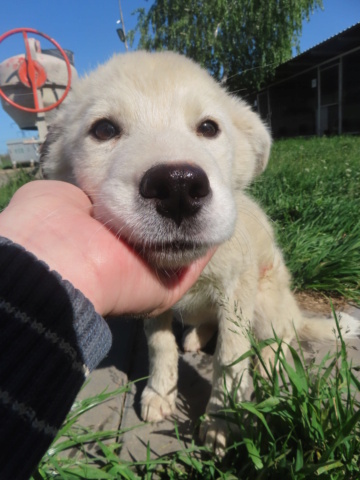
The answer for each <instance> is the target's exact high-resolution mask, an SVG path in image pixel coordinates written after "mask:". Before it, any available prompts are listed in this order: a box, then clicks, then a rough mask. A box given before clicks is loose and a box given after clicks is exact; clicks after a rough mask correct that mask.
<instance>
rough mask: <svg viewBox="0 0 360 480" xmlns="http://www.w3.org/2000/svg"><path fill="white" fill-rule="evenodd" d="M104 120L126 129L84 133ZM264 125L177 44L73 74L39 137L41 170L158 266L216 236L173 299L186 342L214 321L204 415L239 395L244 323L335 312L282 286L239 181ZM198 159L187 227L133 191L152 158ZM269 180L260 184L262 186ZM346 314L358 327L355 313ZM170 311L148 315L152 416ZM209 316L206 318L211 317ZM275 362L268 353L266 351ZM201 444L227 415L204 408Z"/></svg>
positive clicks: (147, 408)
mask: <svg viewBox="0 0 360 480" xmlns="http://www.w3.org/2000/svg"><path fill="white" fill-rule="evenodd" d="M101 118H108V119H112V120H114V121H115V122H117V123H118V124H119V125H120V126H121V129H122V135H121V136H120V137H119V138H114V139H112V140H110V141H107V142H98V141H96V140H94V139H93V138H92V137H91V135H89V133H88V132H89V130H90V128H91V125H92V124H93V123H94V121H95V120H97V119H101ZM204 119H212V120H214V121H216V122H217V123H218V124H219V126H220V130H221V133H220V135H218V136H217V137H216V138H211V139H208V138H203V137H201V136H199V135H197V134H196V127H197V125H198V124H199V123H200V122H201V121H203V120H204ZM270 143H271V141H270V135H269V133H268V131H267V129H266V128H265V127H264V125H263V124H262V122H261V121H260V119H259V118H258V116H257V115H256V114H255V113H253V112H252V111H251V109H250V108H249V107H248V106H247V105H246V104H245V103H244V102H243V101H241V100H239V99H238V98H234V97H232V96H230V95H229V94H228V93H226V91H225V90H224V89H222V88H221V87H220V86H219V85H218V84H217V83H216V82H215V81H214V80H213V79H212V78H211V77H210V76H209V75H208V74H207V73H206V72H205V71H204V70H202V69H201V68H200V67H199V66H198V65H196V64H195V63H193V62H192V61H190V60H188V59H186V58H184V57H182V56H180V55H177V54H174V53H169V52H167V53H152V54H149V53H144V52H136V53H132V54H127V55H123V56H115V57H114V58H113V59H111V60H110V61H109V62H108V63H107V64H106V65H104V66H101V67H100V68H99V69H98V70H97V71H95V72H94V73H93V74H91V75H90V76H89V77H87V78H85V79H83V80H81V81H79V82H78V83H77V84H76V85H75V86H74V88H73V92H72V94H71V95H70V97H69V99H68V101H67V102H66V104H65V105H64V107H62V108H61V111H60V113H59V115H58V117H57V119H56V120H55V122H54V125H53V128H52V130H51V132H50V134H49V138H48V140H47V142H46V144H45V148H44V154H43V160H44V171H45V174H46V175H47V176H48V177H50V178H57V179H62V180H65V181H69V182H73V183H75V184H77V185H79V186H80V187H81V188H82V189H83V190H84V191H85V192H86V193H87V194H88V195H89V196H90V197H91V199H92V201H93V203H94V212H95V215H96V217H97V218H99V219H100V220H101V221H103V222H104V223H106V224H108V225H110V226H111V227H112V228H113V229H114V231H115V232H117V233H118V234H120V235H121V236H123V237H124V238H125V239H127V241H128V242H129V243H131V244H134V245H136V246H137V248H139V249H140V252H143V253H144V254H145V255H146V256H147V258H148V259H149V261H151V262H152V263H154V264H155V265H156V266H157V267H159V266H160V267H168V266H171V267H174V266H181V265H184V264H186V263H189V262H190V261H192V260H194V259H195V258H197V257H198V256H200V255H202V254H203V253H204V251H205V250H206V249H207V248H208V247H209V246H211V245H219V248H218V250H217V252H216V253H215V255H214V257H213V259H212V260H211V261H210V263H209V264H208V266H207V267H206V268H205V270H204V272H203V274H202V275H201V277H200V279H199V280H198V282H197V283H196V284H195V286H194V287H193V288H192V289H191V290H190V291H189V292H188V293H187V294H186V295H185V296H184V297H183V298H182V300H181V301H180V302H179V303H178V305H176V309H178V310H179V311H180V312H181V318H182V319H183V320H184V322H185V323H188V324H190V325H194V326H197V329H196V330H193V331H192V332H191V333H189V334H188V335H187V336H186V337H185V340H184V345H185V349H187V350H197V349H199V348H201V347H203V346H204V344H206V342H207V341H208V340H209V338H210V337H211V333H212V331H213V330H214V328H215V327H214V325H215V326H216V325H217V327H218V340H217V346H216V351H215V355H214V377H213V388H212V393H211V398H210V400H209V403H208V407H207V413H208V414H213V413H216V412H217V411H218V410H219V409H221V408H223V405H224V394H223V392H224V378H225V381H226V384H227V389H228V390H229V391H230V392H232V393H234V394H236V396H237V398H238V399H239V400H240V399H241V398H243V393H244V391H245V390H246V389H247V388H248V386H249V372H248V363H247V362H242V363H238V364H237V365H235V366H233V367H228V365H229V364H231V363H232V362H233V361H234V360H236V359H237V358H238V357H239V356H240V355H242V354H243V353H244V352H245V351H247V350H248V348H249V344H248V340H247V337H246V334H245V331H246V329H247V328H248V327H249V326H250V327H251V328H252V329H253V330H254V331H255V333H256V334H257V336H258V337H259V339H263V338H269V337H272V336H273V328H274V329H275V331H276V333H277V334H278V335H279V336H280V337H282V338H283V339H284V341H285V342H290V341H291V340H292V339H293V338H294V328H295V329H296V330H297V331H298V333H299V335H301V332H302V329H303V331H304V332H305V333H306V335H307V336H308V337H310V338H311V337H312V335H314V334H316V335H317V336H318V337H320V338H321V337H324V338H325V337H328V336H329V333H327V332H331V330H332V329H333V327H334V324H333V323H332V322H325V323H324V322H323V323H322V324H320V325H321V326H320V327H319V323H318V321H315V320H310V321H307V320H305V319H304V318H303V315H302V314H301V312H300V311H299V309H298V307H297V304H296V302H295V299H294V297H293V295H292V293H291V291H290V287H289V284H290V276H289V273H288V271H287V269H286V266H285V264H284V261H283V258H282V255H281V252H280V251H279V249H278V247H277V246H276V244H275V241H274V235H273V231H272V228H271V226H270V223H269V221H268V220H267V218H266V216H265V214H264V213H263V212H262V210H261V209H260V208H259V206H258V205H257V204H256V203H255V202H254V201H253V200H251V199H250V198H249V197H247V196H246V194H245V192H244V189H245V187H246V186H247V185H248V184H249V183H250V181H251V180H252V179H253V178H254V176H255V175H256V174H257V173H260V172H261V171H263V170H264V168H265V167H266V164H267V161H268V156H269V150H270ZM176 162H188V163H192V164H196V165H198V166H199V167H201V168H202V169H203V170H204V171H205V173H206V175H207V177H208V179H209V182H210V186H211V192H212V197H211V201H210V203H209V204H207V205H206V207H204V208H202V209H201V210H200V212H199V213H198V214H197V215H196V218H194V219H190V220H189V221H188V223H187V225H186V228H185V227H184V228H183V227H178V226H176V225H175V224H172V223H171V222H170V221H169V220H168V219H164V218H163V217H162V216H161V215H159V214H158V213H157V212H156V211H155V209H154V208H153V205H152V204H151V202H150V203H149V202H146V201H145V200H144V199H143V198H141V196H140V195H139V183H140V181H141V178H142V175H143V174H144V172H146V171H147V170H148V169H149V168H151V167H153V166H154V165H157V164H160V163H167V164H171V163H176ZM264 188H266V187H264ZM174 241H180V242H181V241H183V242H184V241H191V242H194V249H192V250H191V251H190V252H186V253H185V252H180V253H174V252H173V251H172V252H168V251H166V248H165V247H164V249H163V251H162V252H161V253H157V254H152V255H150V256H149V255H148V252H147V250H148V247H149V246H151V245H154V244H157V245H165V244H166V243H170V242H174ZM346 320H347V324H348V325H350V327H351V328H353V330H354V331H355V330H356V328H357V326H356V327H353V325H354V322H353V320H352V319H349V318H347V319H346ZM171 321H172V315H171V313H170V312H166V313H165V314H163V315H161V316H160V318H158V319H149V320H146V322H145V323H146V327H145V330H146V334H147V338H148V344H149V356H150V378H149V381H148V385H147V387H146V388H145V390H144V392H143V395H142V416H143V418H144V419H145V420H148V421H159V420H161V419H162V418H164V417H165V416H167V415H169V414H171V413H172V412H173V410H174V408H175V400H176V391H177V390H176V389H177V357H178V353H177V346H176V343H175V339H174V336H173V333H172V330H171ZM209 321H210V324H209V325H207V324H208V322H209ZM264 355H265V357H266V358H267V360H268V361H271V359H272V356H273V352H272V349H271V348H268V349H267V350H266V351H265V352H264ZM202 435H203V436H204V440H205V442H206V444H208V445H210V446H212V447H213V448H214V449H215V450H216V451H217V452H218V453H222V452H223V450H224V448H225V445H226V436H227V425H226V424H225V422H224V421H222V420H219V419H217V418H214V417H211V416H208V418H207V421H205V422H204V424H203V426H202Z"/></svg>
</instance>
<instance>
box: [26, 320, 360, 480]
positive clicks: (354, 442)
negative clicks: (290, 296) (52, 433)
mask: <svg viewBox="0 0 360 480" xmlns="http://www.w3.org/2000/svg"><path fill="white" fill-rule="evenodd" d="M335 320H336V325H337V332H338V337H339V348H338V350H337V351H336V353H334V354H333V355H327V356H326V357H325V358H323V359H322V360H321V362H320V364H319V365H315V364H314V363H313V364H311V365H306V364H305V360H304V357H303V355H302V350H301V347H299V351H300V353H298V352H297V351H296V350H295V349H293V348H290V353H291V355H290V356H291V359H289V361H288V360H286V358H285V354H284V350H283V344H282V342H281V340H280V339H279V338H276V336H275V338H274V339H273V340H272V343H273V345H274V348H275V350H276V352H277V354H276V361H275V365H274V368H272V369H268V376H267V378H263V377H261V376H260V375H258V374H257V373H256V370H255V372H254V375H253V388H254V401H252V402H240V403H236V402H234V401H233V400H232V398H231V397H230V398H229V405H230V406H229V407H228V408H226V409H224V411H223V412H222V414H221V415H222V416H224V417H225V418H226V419H227V421H228V422H229V425H230V427H231V428H232V429H234V427H236V430H237V433H236V437H234V439H233V441H232V442H231V443H230V445H229V447H228V449H227V454H226V456H225V458H224V459H223V460H221V461H220V460H219V459H218V458H216V457H215V456H214V455H213V454H212V453H211V452H209V451H207V450H206V449H205V448H204V447H201V446H197V445H195V443H193V444H192V445H191V446H190V447H189V448H185V446H183V447H182V448H181V441H180V438H179V436H178V440H179V447H180V450H179V451H178V452H176V453H174V454H172V455H166V456H163V457H160V458H158V459H156V460H150V455H149V453H150V450H148V458H145V459H142V461H138V462H136V461H135V462H133V463H130V462H121V461H119V459H118V453H119V450H120V448H121V443H120V442H119V441H118V436H119V432H118V431H115V432H90V431H88V430H86V429H84V428H83V427H79V426H77V424H76V423H75V422H76V421H77V420H78V419H79V416H80V415H81V413H82V412H83V411H86V410H88V409H89V408H92V407H93V406H95V405H96V404H97V403H101V402H102V401H104V400H106V399H107V398H108V397H109V396H110V395H113V394H118V393H119V392H113V393H110V394H101V395H99V396H98V397H94V398H91V399H88V400H85V401H83V402H80V403H77V404H76V405H75V407H74V409H73V411H72V412H71V413H70V414H69V416H68V418H67V421H66V422H65V424H64V427H63V428H62V430H61V432H59V435H58V437H57V439H56V440H55V442H54V444H53V445H52V446H51V447H50V449H49V451H48V453H47V454H46V455H45V456H44V458H43V460H42V462H41V464H40V466H39V468H38V470H37V472H36V473H35V474H34V476H33V478H32V480H40V479H41V480H50V479H53V478H55V479H66V480H73V479H74V480H75V479H143V478H145V479H148V480H151V479H158V478H160V479H174V480H180V479H184V480H185V479H194V480H195V479H198V480H218V479H227V480H235V479H241V480H264V479H267V480H277V479H279V478H281V479H284V480H287V479H294V480H312V479H314V478H318V477H319V478H321V479H322V480H357V479H359V478H360V410H359V401H358V398H357V399H356V398H355V395H356V393H357V394H358V393H359V389H360V383H359V381H358V380H357V378H356V370H357V369H356V368H354V367H353V366H352V365H351V363H349V361H348V358H347V351H346V346H345V343H344V341H343V339H342V337H341V330H340V328H339V326H338V322H337V319H336V316H335ZM249 337H250V342H251V350H249V352H247V353H246V354H244V355H243V356H242V357H241V358H240V359H239V360H238V361H241V360H242V359H244V358H247V357H249V356H257V358H258V361H260V362H262V358H261V349H262V347H263V346H265V345H267V344H269V342H262V343H261V344H258V343H257V342H256V341H255V339H254V338H252V336H251V335H250V334H249ZM123 391H124V389H122V390H121V392H120V393H122V392H123ZM224 391H226V389H225V390H224ZM140 429H141V427H140ZM175 430H176V432H177V429H176V425H175ZM139 434H140V435H141V430H140V432H139ZM111 436H112V437H113V441H112V442H110V444H105V443H104V439H108V438H109V437H111ZM91 441H92V442H94V443H95V445H96V446H97V447H98V448H97V450H98V453H95V454H94V453H92V454H91V455H88V456H86V451H85V449H84V445H85V444H88V443H89V442H91ZM74 446H78V448H79V452H81V454H82V455H81V456H76V457H75V458H67V457H66V456H64V453H66V448H69V447H72V448H73V447H74ZM91 451H92V452H93V451H94V449H93V448H92V449H91Z"/></svg>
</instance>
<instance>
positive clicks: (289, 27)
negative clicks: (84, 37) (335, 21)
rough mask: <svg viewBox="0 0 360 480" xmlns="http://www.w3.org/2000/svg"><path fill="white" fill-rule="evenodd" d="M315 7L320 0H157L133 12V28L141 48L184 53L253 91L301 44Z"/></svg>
mask: <svg viewBox="0 0 360 480" xmlns="http://www.w3.org/2000/svg"><path fill="white" fill-rule="evenodd" d="M317 7H322V0H206V1H201V0H195V1H192V2H186V1H184V0H155V1H154V2H153V4H152V5H151V7H150V9H149V10H148V12H146V11H145V9H138V10H137V11H136V12H137V14H138V23H137V27H136V30H135V31H138V32H140V41H139V48H141V49H146V50H174V51H177V52H181V53H184V54H186V55H187V56H189V57H190V58H193V59H194V60H196V61H197V62H199V63H200V64H201V65H203V66H204V67H205V68H207V69H208V70H209V72H210V73H211V74H212V75H214V76H215V77H216V78H217V79H219V80H223V81H226V82H227V84H228V86H229V87H230V88H231V90H232V91H235V90H239V89H244V88H247V89H249V90H254V89H255V88H257V87H259V85H260V84H261V82H263V81H264V80H265V79H266V78H268V77H269V76H270V75H271V74H272V73H273V72H274V69H275V67H276V66H278V65H279V64H280V63H282V62H284V61H286V60H288V59H289V58H291V56H292V49H293V47H296V48H297V49H298V48H299V37H300V35H301V30H302V21H303V19H304V18H306V19H309V16H310V13H311V12H312V11H313V10H314V9H315V8H317ZM135 31H132V32H130V33H129V38H130V41H132V40H133V39H134V35H135Z"/></svg>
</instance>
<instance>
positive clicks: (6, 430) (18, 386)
mask: <svg viewBox="0 0 360 480" xmlns="http://www.w3.org/2000/svg"><path fill="white" fill-rule="evenodd" d="M110 345H111V334H110V331H109V328H108V326H107V324H106V322H105V321H104V319H103V318H102V317H101V316H100V315H98V314H97V313H96V311H95V310H94V307H93V305H92V304H91V303H90V302H89V300H87V299H86V298H85V297H84V296H83V295H82V293H81V292H79V291H78V290H76V289H75V288H74V287H73V286H72V285H71V284H70V283H69V282H67V281H64V280H62V279H61V277H60V276H59V275H58V274H57V273H56V272H52V271H50V270H49V268H48V266H47V265H46V264H44V263H43V262H40V261H39V260H37V259H36V258H35V257H34V256H33V255H32V254H30V253H29V252H27V251H26V250H24V249H23V248H22V247H21V246H19V245H16V244H14V243H12V242H10V241H9V240H7V239H4V238H1V237H0V478H1V479H2V480H8V479H9V480H14V479H16V480H22V479H28V478H29V477H30V475H31V473H32V471H33V469H34V468H35V467H36V465H37V463H38V462H39V461H40V459H41V457H42V455H43V454H44V453H45V451H46V449H47V447H48V446H49V444H50V443H51V441H52V439H53V438H54V436H55V435H56V433H57V431H58V429H59V428H60V426H61V424H62V422H63V421H64V419H65V416H66V414H67V412H68V411H69V410H70V408H71V405H72V403H73V401H74V399H75V397H76V395H77V393H78V391H79V389H80V388H81V386H82V384H83V382H84V380H85V378H86V376H87V375H88V373H89V372H90V371H91V370H92V369H94V368H95V367H96V366H97V364H98V363H99V362H100V361H101V360H102V358H104V356H105V355H106V354H107V352H108V350H109V348H110Z"/></svg>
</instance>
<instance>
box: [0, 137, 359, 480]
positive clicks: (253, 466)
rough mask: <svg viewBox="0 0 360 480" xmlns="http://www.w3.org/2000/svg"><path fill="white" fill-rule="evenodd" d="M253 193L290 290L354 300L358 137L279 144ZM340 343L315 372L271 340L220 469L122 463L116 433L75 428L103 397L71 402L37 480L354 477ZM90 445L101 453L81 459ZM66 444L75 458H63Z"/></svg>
mask: <svg viewBox="0 0 360 480" xmlns="http://www.w3.org/2000/svg"><path fill="white" fill-rule="evenodd" d="M30 179H31V177H30V176H29V175H28V174H25V173H20V175H19V177H16V178H15V179H13V180H12V181H11V182H10V184H8V185H7V186H6V187H4V188H2V189H0V208H3V207H4V206H5V205H6V203H7V202H8V200H9V198H10V196H11V195H12V194H13V192H14V191H15V190H16V189H17V188H18V187H19V186H20V185H21V184H22V183H25V182H26V181H29V180H30ZM250 191H251V194H252V195H254V196H255V197H256V198H257V199H259V201H260V202H261V204H262V205H263V207H264V208H265V210H266V211H267V213H268V215H269V217H270V218H272V220H273V222H274V226H275V230H276V232H277V238H278V242H279V244H280V246H281V248H282V250H283V252H284V255H285V258H286V262H287V264H288V266H289V268H290V270H291V272H292V274H293V278H294V287H296V288H298V289H310V290H317V291H320V292H324V293H326V294H335V295H341V296H345V298H347V299H352V300H355V301H357V302H359V287H360V220H359V218H360V138H358V137H334V138H314V139H309V140H304V139H296V140H284V141H277V142H275V144H274V146H273V151H272V155H271V160H270V163H269V167H268V169H267V171H266V172H265V174H264V175H262V176H261V177H260V178H259V179H258V180H257V181H256V182H255V184H254V185H253V186H252V187H251V190H250ZM339 336H340V347H339V349H338V351H337V352H336V353H335V354H334V355H333V356H326V357H325V358H324V359H322V360H320V363H319V364H318V365H315V364H311V365H305V362H304V358H303V356H302V352H301V347H300V348H299V350H297V351H295V350H294V349H291V352H290V353H291V355H290V356H291V358H290V359H288V360H289V361H287V360H286V359H285V356H284V353H283V345H282V343H281V341H280V339H278V338H275V339H274V345H275V347H276V348H277V357H276V358H277V366H278V370H276V369H272V370H271V371H269V374H268V378H267V379H264V378H262V377H260V376H259V375H258V374H257V373H256V372H255V373H254V375H253V387H254V401H253V402H241V403H235V402H234V401H232V399H231V398H230V399H229V400H230V407H229V408H227V409H226V410H224V412H223V415H226V418H227V419H228V421H229V422H230V424H232V425H236V426H237V430H238V434H237V436H236V438H235V439H234V441H233V443H232V444H231V445H230V446H229V448H228V451H227V454H226V456H225V458H224V459H223V461H219V459H217V458H215V457H214V456H213V455H212V454H211V453H210V452H208V451H206V449H205V448H204V447H201V446H197V445H196V444H195V443H193V444H192V445H191V446H190V447H189V448H185V447H184V448H182V449H180V450H179V451H178V452H176V453H175V454H173V455H171V456H164V457H161V458H159V459H157V460H156V461H151V460H150V455H148V458H146V459H141V460H142V461H139V462H134V463H132V464H131V463H123V462H119V459H118V452H119V450H120V449H121V442H120V441H119V438H120V436H119V435H120V433H119V432H118V431H115V432H90V431H88V430H86V429H84V428H83V427H80V426H79V424H78V420H79V418H80V416H81V412H82V411H84V410H86V409H88V408H92V407H93V406H95V405H96V404H97V403H100V402H102V401H104V399H106V398H107V396H108V395H109V394H107V393H105V394H101V395H99V396H97V397H94V398H92V399H87V400H85V401H84V402H80V403H77V404H75V406H74V409H73V411H72V412H70V414H69V416H68V419H67V421H66V422H65V424H64V426H63V429H62V430H61V432H59V435H58V437H57V439H56V440H55V442H54V444H53V445H52V447H51V448H50V450H49V451H48V453H47V454H46V455H45V456H44V458H43V460H42V462H41V464H40V466H39V469H38V470H37V472H36V473H35V474H34V477H33V480H40V479H41V480H50V479H53V478H55V479H65V480H72V479H78V480H80V479H123V478H125V479H143V478H145V479H148V480H151V479H155V478H163V479H174V480H178V479H199V480H200V479H201V480H203V479H204V480H218V479H227V480H235V479H241V480H265V479H266V480H273V479H276V480H277V479H279V478H280V479H283V480H287V479H294V480H312V479H314V478H320V479H322V480H355V479H359V478H360V413H359V412H360V410H359V403H358V399H356V398H355V394H356V393H359V389H360V384H359V381H358V380H357V378H356V376H355V373H356V370H359V368H358V366H352V365H351V364H349V362H348V359H347V353H346V347H345V344H344V342H343V341H342V339H341V332H340V330H339ZM251 345H252V349H251V351H249V352H248V354H247V355H255V356H256V355H257V356H258V357H259V361H261V345H260V346H259V345H258V344H257V343H256V342H255V340H254V339H252V338H251ZM298 351H299V352H300V353H298ZM114 394H118V392H115V393H114ZM104 395H105V397H104ZM105 439H106V440H107V442H106V443H105V442H104V440H105ZM89 442H94V443H95V444H96V445H97V447H98V449H97V450H98V453H97V454H92V455H90V456H89V455H86V450H85V449H84V445H85V444H88V443H89ZM109 442H110V443H109ZM179 445H181V442H180V439H179ZM69 446H71V447H72V448H77V449H78V451H79V455H78V456H76V457H75V458H68V457H67V456H66V448H68V447H69ZM92 452H93V449H92ZM149 452H150V450H149Z"/></svg>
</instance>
